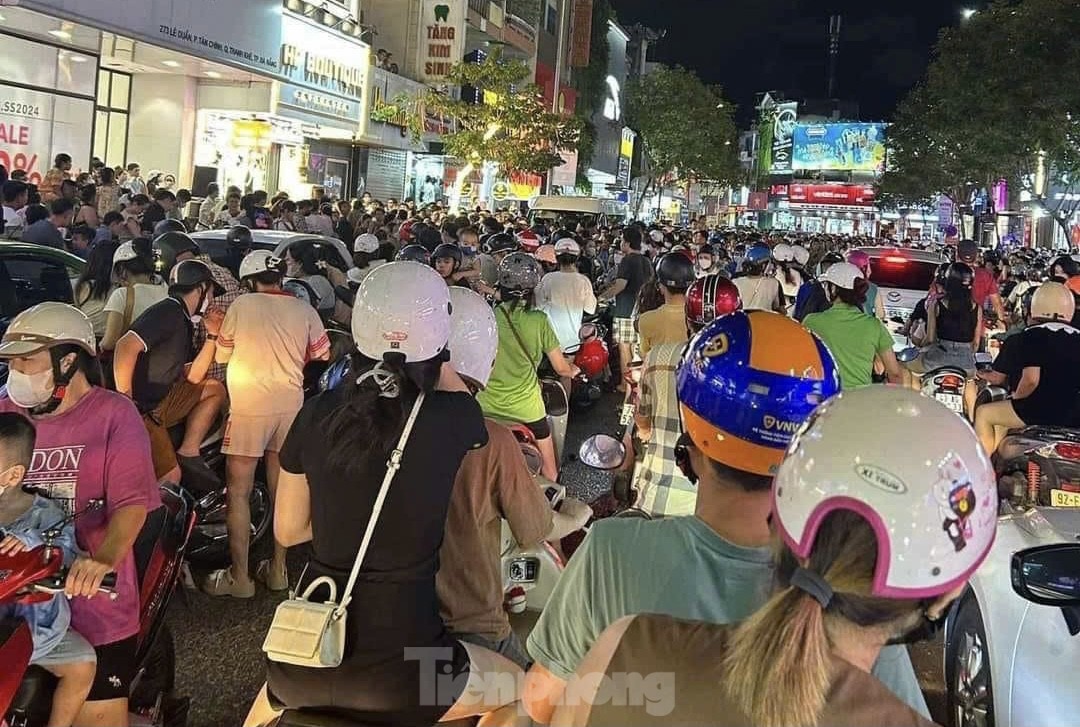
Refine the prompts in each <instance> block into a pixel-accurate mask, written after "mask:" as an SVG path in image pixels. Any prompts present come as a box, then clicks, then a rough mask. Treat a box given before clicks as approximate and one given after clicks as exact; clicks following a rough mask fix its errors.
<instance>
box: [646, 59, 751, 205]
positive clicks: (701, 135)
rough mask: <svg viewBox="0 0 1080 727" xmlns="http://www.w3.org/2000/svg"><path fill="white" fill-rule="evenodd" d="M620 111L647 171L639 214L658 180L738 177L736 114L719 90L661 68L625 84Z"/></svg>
mask: <svg viewBox="0 0 1080 727" xmlns="http://www.w3.org/2000/svg"><path fill="white" fill-rule="evenodd" d="M625 107H626V118H627V121H628V124H629V126H630V127H631V128H632V129H634V130H635V131H636V132H637V133H638V135H639V137H640V138H641V141H642V144H643V148H644V154H645V161H646V164H647V168H648V178H647V181H646V184H645V187H644V189H643V190H642V193H641V196H640V197H639V198H638V208H639V209H640V206H641V200H642V199H644V197H645V194H646V193H647V192H648V190H649V189H650V187H652V185H653V184H654V183H657V182H658V181H660V180H664V179H678V180H680V181H687V182H689V181H711V182H721V183H730V182H732V181H734V180H735V179H736V178H737V177H738V175H739V164H738V158H737V156H736V149H737V148H738V145H737V144H736V133H737V132H736V127H735V122H734V121H733V119H732V114H733V113H734V110H735V108H734V105H733V104H732V103H731V102H730V101H728V100H726V99H725V98H724V95H723V93H722V91H721V90H720V88H719V87H717V86H709V85H707V84H705V83H704V82H702V81H701V79H700V78H698V77H697V76H696V75H695V74H694V73H693V72H692V71H688V70H687V69H685V68H682V67H680V66H675V67H667V66H660V67H658V68H656V69H655V70H653V71H651V72H649V73H648V74H646V75H645V76H642V77H641V78H639V79H635V80H634V81H632V82H631V83H630V84H629V86H628V88H627V93H626V101H625ZM636 213H637V210H635V214H636Z"/></svg>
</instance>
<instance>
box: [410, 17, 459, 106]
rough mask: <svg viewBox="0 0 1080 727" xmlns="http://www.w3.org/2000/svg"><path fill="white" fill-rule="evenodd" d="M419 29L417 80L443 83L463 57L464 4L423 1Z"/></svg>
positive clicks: (437, 83)
mask: <svg viewBox="0 0 1080 727" xmlns="http://www.w3.org/2000/svg"><path fill="white" fill-rule="evenodd" d="M419 26H420V29H419V32H420V51H419V52H420V62H419V63H418V64H417V66H418V68H419V76H420V80H421V81H423V82H425V83H428V84H432V85H439V84H442V83H445V82H446V78H447V76H449V75H450V69H451V68H453V67H454V64H455V63H460V62H461V59H462V56H464V55H465V0H423V3H422V4H421V10H420V23H419Z"/></svg>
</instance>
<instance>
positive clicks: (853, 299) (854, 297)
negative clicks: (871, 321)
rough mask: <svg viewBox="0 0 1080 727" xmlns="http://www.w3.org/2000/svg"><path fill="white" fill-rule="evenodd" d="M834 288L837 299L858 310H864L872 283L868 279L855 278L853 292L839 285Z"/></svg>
mask: <svg viewBox="0 0 1080 727" xmlns="http://www.w3.org/2000/svg"><path fill="white" fill-rule="evenodd" d="M833 288H834V289H835V290H836V297H837V298H839V299H840V300H842V301H844V302H845V303H847V304H848V305H850V306H854V307H856V308H862V307H863V306H864V305H866V296H867V295H868V294H869V293H870V283H869V282H867V280H866V278H855V282H854V284H853V286H852V289H851V290H847V289H845V288H841V287H840V286H837V285H834V286H833Z"/></svg>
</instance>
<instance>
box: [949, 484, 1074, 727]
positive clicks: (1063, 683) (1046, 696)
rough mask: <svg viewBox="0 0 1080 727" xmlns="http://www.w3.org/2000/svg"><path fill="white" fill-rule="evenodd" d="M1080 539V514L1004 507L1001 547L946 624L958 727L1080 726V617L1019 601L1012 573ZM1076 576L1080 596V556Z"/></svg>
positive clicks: (953, 724)
mask: <svg viewBox="0 0 1080 727" xmlns="http://www.w3.org/2000/svg"><path fill="white" fill-rule="evenodd" d="M1078 537H1080V509H1065V508H1049V507H1039V508H1032V509H1030V510H1027V511H1020V510H1017V509H1015V508H1013V507H1012V506H1011V505H1009V504H1008V503H1003V504H1002V515H1001V517H1000V519H999V521H998V532H997V539H996V541H995V543H994V546H993V548H992V549H991V551H990V554H989V556H987V558H986V561H985V562H984V563H983V565H982V566H981V567H980V568H979V570H978V571H976V572H975V574H974V575H973V576H972V578H971V582H970V586H969V588H968V589H967V590H966V592H965V593H964V595H963V596H961V598H960V599H958V600H957V602H956V603H955V604H954V605H953V608H952V610H951V611H950V613H949V617H948V620H947V622H946V627H945V684H946V694H947V700H948V720H947V724H948V725H950V727H1059V726H1060V727H1065V726H1067V725H1074V724H1077V723H1080V689H1077V688H1076V674H1075V673H1073V671H1072V670H1073V669H1075V668H1077V667H1078V666H1080V637H1078V636H1077V633H1080V617H1078V616H1077V615H1076V614H1080V611H1077V612H1075V613H1071V612H1070V610H1069V609H1063V608H1062V607H1060V606H1046V605H1038V604H1036V603H1033V602H1031V600H1030V597H1028V598H1025V597H1021V596H1020V595H1017V593H1016V592H1015V591H1014V584H1015V581H1016V578H1014V577H1013V576H1012V575H1011V573H1010V563H1011V561H1012V560H1013V556H1014V555H1015V554H1016V553H1018V552H1019V551H1025V550H1027V549H1029V548H1033V547H1038V546H1046V545H1051V544H1055V543H1057V544H1060V543H1063V542H1072V543H1076V541H1077V538H1078ZM1075 570H1076V574H1075V575H1076V582H1075V584H1074V587H1077V588H1078V591H1080V553H1078V554H1077V556H1076V569H1075ZM1078 603H1080V601H1078ZM1067 619H1071V624H1070V621H1068V620H1067Z"/></svg>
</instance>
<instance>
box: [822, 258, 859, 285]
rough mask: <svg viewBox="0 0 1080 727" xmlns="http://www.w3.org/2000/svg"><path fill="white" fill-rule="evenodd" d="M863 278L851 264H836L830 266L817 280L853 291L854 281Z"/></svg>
mask: <svg viewBox="0 0 1080 727" xmlns="http://www.w3.org/2000/svg"><path fill="white" fill-rule="evenodd" d="M865 277H866V276H865V275H863V272H862V270H859V269H858V268H857V267H855V266H854V265H852V264H851V263H836V264H834V265H830V266H829V268H828V269H827V270H826V271H825V272H824V273H822V274H821V277H820V278H818V280H820V281H821V282H822V283H832V284H833V285H835V286H836V287H838V288H843V289H844V290H854V289H855V281H856V280H859V279H860V278H865Z"/></svg>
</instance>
